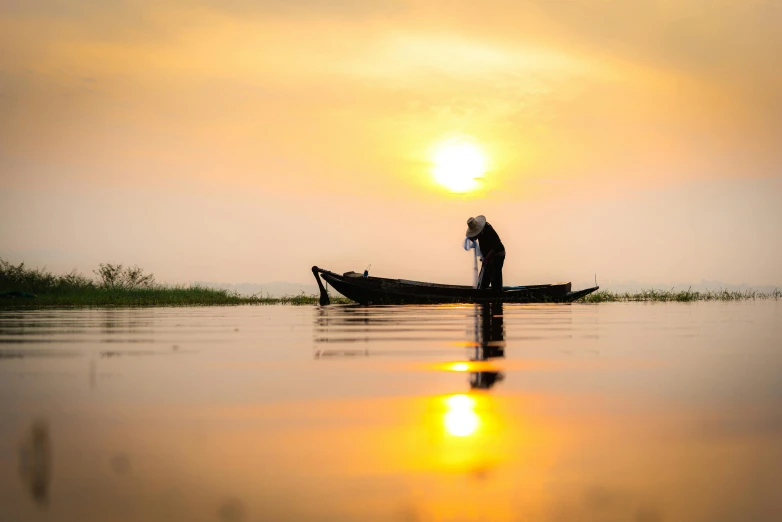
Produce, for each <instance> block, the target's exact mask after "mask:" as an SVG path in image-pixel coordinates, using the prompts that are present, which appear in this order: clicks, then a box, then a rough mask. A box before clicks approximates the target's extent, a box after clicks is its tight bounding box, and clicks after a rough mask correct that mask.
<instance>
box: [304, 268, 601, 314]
mask: <svg viewBox="0 0 782 522" xmlns="http://www.w3.org/2000/svg"><path fill="white" fill-rule="evenodd" d="M312 273H313V275H314V276H315V280H316V281H317V283H318V288H320V304H322V305H327V304H329V302H330V301H329V296H328V293H327V292H326V288H325V287H324V285H323V282H322V281H321V277H323V279H324V280H325V281H326V282H327V283H328V284H330V285H331V286H332V287H334V289H335V290H337V291H338V292H339V293H340V294H342V295H344V296H345V297H347V298H348V299H351V300H353V301H356V302H357V303H361V304H365V305H372V304H376V305H380V304H384V305H385V304H437V303H498V302H501V303H570V302H572V301H575V300H576V299H578V298H580V297H584V296H585V295H588V294H591V293H592V292H594V291H595V290H597V289H598V288H599V287H598V286H594V287H592V288H585V289H583V290H577V291H575V292H573V291H571V289H570V283H556V284H551V285H531V286H506V287H504V288H503V289H502V292H498V291H496V290H492V289H482V290H479V289H477V288H473V287H471V286H461V285H440V284H437V283H424V282H420V281H408V280H406V279H386V278H383V277H369V276H366V277H365V276H364V275H363V274H359V273H357V272H345V273H344V274H342V275H340V274H337V273H335V272H330V271H328V270H324V269H322V268H318V267H317V266H313V267H312Z"/></svg>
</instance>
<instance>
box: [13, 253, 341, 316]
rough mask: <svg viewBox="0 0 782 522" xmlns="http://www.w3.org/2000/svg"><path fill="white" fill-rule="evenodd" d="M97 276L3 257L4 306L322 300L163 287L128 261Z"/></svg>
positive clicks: (105, 267)
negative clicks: (55, 270) (16, 262)
mask: <svg viewBox="0 0 782 522" xmlns="http://www.w3.org/2000/svg"><path fill="white" fill-rule="evenodd" d="M95 276H96V277H95V278H88V277H86V276H84V275H83V274H80V273H78V272H71V273H69V274H65V275H57V274H52V273H51V272H48V271H47V270H45V269H41V268H28V267H27V266H25V264H24V263H21V264H19V265H12V264H10V263H8V262H7V261H5V260H3V259H0V309H30V308H67V307H92V306H94V307H106V306H216V305H247V304H254V305H270V304H292V305H313V304H317V303H318V297H317V296H310V295H296V296H285V297H279V298H277V297H263V296H259V295H254V296H243V295H239V294H237V293H233V292H229V291H228V290H220V289H214V288H205V287H201V286H166V285H160V284H157V283H155V279H154V276H153V275H152V274H145V273H144V272H143V270H141V269H139V268H138V267H124V266H123V265H112V264H101V265H100V267H99V268H98V270H96V271H95ZM332 301H334V300H333V299H332ZM336 302H348V301H347V300H343V301H340V300H337V301H336Z"/></svg>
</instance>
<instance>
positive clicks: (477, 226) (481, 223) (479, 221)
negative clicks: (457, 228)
mask: <svg viewBox="0 0 782 522" xmlns="http://www.w3.org/2000/svg"><path fill="white" fill-rule="evenodd" d="M485 226H486V218H485V217H483V216H477V217H474V218H470V219H468V220H467V237H469V238H473V237H475V236H477V235H478V234H480V233H481V232H482V231H483V227H485Z"/></svg>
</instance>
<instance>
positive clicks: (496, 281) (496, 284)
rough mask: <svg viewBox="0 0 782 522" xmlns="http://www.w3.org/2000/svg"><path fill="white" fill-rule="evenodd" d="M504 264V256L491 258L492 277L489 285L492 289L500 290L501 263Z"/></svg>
mask: <svg viewBox="0 0 782 522" xmlns="http://www.w3.org/2000/svg"><path fill="white" fill-rule="evenodd" d="M503 264H505V256H497V257H495V258H494V259H493V260H492V265H493V266H492V268H493V270H492V278H491V287H492V289H493V290H496V291H498V292H502V265H503Z"/></svg>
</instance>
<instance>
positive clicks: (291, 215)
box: [0, 0, 782, 284]
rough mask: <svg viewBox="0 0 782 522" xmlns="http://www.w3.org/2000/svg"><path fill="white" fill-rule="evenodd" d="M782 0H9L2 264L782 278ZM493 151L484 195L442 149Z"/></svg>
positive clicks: (0, 100)
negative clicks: (470, 227)
mask: <svg viewBox="0 0 782 522" xmlns="http://www.w3.org/2000/svg"><path fill="white" fill-rule="evenodd" d="M781 25H782V5H780V4H779V3H776V2H759V1H746V0H744V1H732V0H731V1H712V2H705V1H693V0H685V1H675V2H674V1H670V2H652V1H645V0H641V1H634V2H628V1H625V2H620V1H601V2H595V1H585V0H574V1H540V2H517V1H507V2H498V1H495V2H483V3H480V4H478V3H474V2H472V3H468V2H433V1H426V2H418V1H411V2H384V1H375V2H365V1H360V0H341V1H328V2H327V1H315V0H311V1H281V0H275V1H260V2H259V1H249V0H234V1H220V2H218V1H212V0H198V1H195V2H193V1H188V2H185V1H180V0H174V1H166V2H152V1H151V0H127V1H122V2H105V1H102V0H85V1H43V0H24V1H23V0H10V1H9V0H5V1H4V2H3V3H2V4H0V115H2V118H0V174H1V175H2V177H1V178H0V190H1V192H0V218H2V221H3V223H4V226H3V227H2V230H0V245H2V247H1V248H2V250H0V257H5V258H8V259H9V260H11V261H14V262H19V261H27V262H29V263H32V264H40V265H42V264H46V265H48V266H49V267H50V268H53V269H63V270H68V269H71V268H74V267H78V268H79V269H81V270H82V271H85V272H89V271H91V270H92V268H94V267H95V266H96V265H97V263H99V262H106V261H110V262H125V263H130V264H134V263H137V264H139V265H141V266H143V267H145V268H147V269H148V270H151V271H153V272H155V273H156V274H157V275H158V279H159V280H169V281H178V282H187V281H192V280H212V281H225V282H240V281H269V280H289V281H305V280H307V277H308V268H309V266H311V265H313V264H318V265H320V266H324V267H327V268H331V269H333V270H335V271H339V272H341V271H346V270H352V269H354V270H359V269H363V268H364V267H365V266H366V265H367V264H369V263H372V265H373V268H374V272H373V273H374V275H386V276H391V277H406V278H418V279H425V280H440V281H444V282H445V281H450V282H458V281H463V282H465V283H469V281H470V277H471V259H470V258H469V254H465V253H464V252H463V251H462V250H461V237H462V235H463V233H464V232H463V229H464V228H465V226H464V222H465V221H466V219H467V218H468V217H469V216H471V215H475V214H485V215H486V216H487V218H488V220H489V221H490V222H491V223H492V224H493V225H494V226H495V227H496V228H497V230H498V231H499V232H500V235H501V237H502V238H503V240H504V241H505V243H506V247H507V249H508V252H509V257H508V261H507V263H506V274H507V275H506V279H507V280H511V282H514V283H531V282H543V281H550V280H552V279H553V280H573V281H588V280H591V278H592V277H593V274H594V273H595V272H597V273H598V274H604V278H605V279H609V280H631V279H632V280H637V281H640V282H647V283H653V282H654V283H656V282H671V281H675V282H688V281H689V282H697V281H699V280H700V279H701V278H705V279H713V280H721V281H726V282H730V283H742V282H744V283H749V284H779V283H781V282H782V277H780V276H781V274H780V270H779V268H778V267H779V266H782V240H780V237H782V210H780V205H779V196H780V195H782V181H781V180H782V151H781V150H780V147H779V144H780V143H782V95H781V94H780V93H782V69H780V68H779V67H778V62H779V56H782V39H780V38H779V37H778V34H777V33H778V28H779V27H780V26H781ZM460 136H466V137H469V139H471V140H472V141H473V142H474V143H476V144H477V145H478V146H479V147H480V149H481V150H482V151H483V154H484V155H485V161H486V169H487V172H486V174H485V176H484V177H483V178H481V179H480V180H479V182H480V185H479V188H478V189H477V190H475V191H472V192H469V193H466V194H461V195H455V194H453V193H451V192H449V191H448V190H447V189H446V188H444V187H442V186H440V185H438V184H437V183H436V182H435V181H434V177H433V175H432V172H433V164H432V155H433V151H434V150H435V149H436V148H437V146H438V144H439V143H442V142H443V141H444V140H448V139H450V138H454V137H460Z"/></svg>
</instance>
